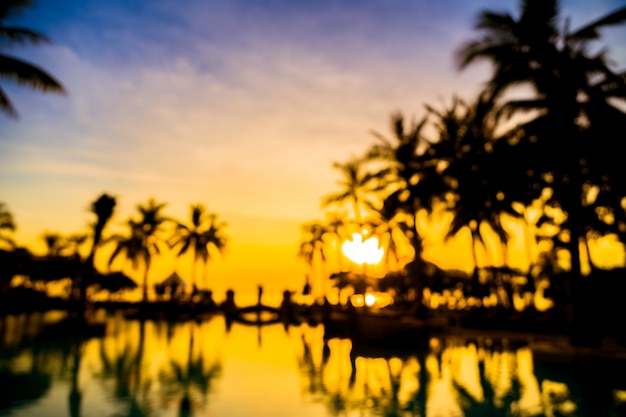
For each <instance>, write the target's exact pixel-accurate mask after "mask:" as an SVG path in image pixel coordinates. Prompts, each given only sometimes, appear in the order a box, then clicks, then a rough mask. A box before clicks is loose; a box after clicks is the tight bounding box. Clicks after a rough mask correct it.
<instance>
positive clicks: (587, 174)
mask: <svg viewBox="0 0 626 417" xmlns="http://www.w3.org/2000/svg"><path fill="white" fill-rule="evenodd" d="M560 20H561V19H560V17H559V15H558V2H557V0H522V2H521V12H520V13H519V16H518V17H517V18H515V17H513V16H512V15H510V14H508V13H495V12H490V11H485V12H482V13H481V14H480V16H479V19H478V22H477V25H476V28H477V29H478V30H479V31H481V32H482V33H481V35H480V37H479V38H478V39H476V40H472V41H470V42H468V43H466V44H465V45H463V46H462V48H461V49H460V50H459V52H458V55H457V56H458V58H459V65H460V67H461V68H463V67H465V66H467V65H469V64H471V63H473V62H475V61H477V60H483V59H486V60H488V61H491V62H492V63H493V64H494V72H493V75H492V77H491V80H490V81H489V88H490V89H491V90H492V91H494V92H495V93H497V94H502V93H503V92H506V91H509V90H510V87H512V86H517V85H520V84H526V85H530V86H532V87H533V88H534V90H535V96H533V97H530V98H529V99H526V100H512V101H509V102H508V103H507V107H508V109H510V110H511V112H516V113H519V112H520V111H524V112H527V111H529V110H531V111H534V112H535V114H538V116H537V117H536V118H534V119H531V120H530V121H529V122H528V123H525V124H524V125H523V126H522V130H521V134H520V136H521V138H520V139H519V141H518V145H517V146H519V145H520V144H521V145H522V146H520V148H522V147H525V148H526V149H531V150H532V155H533V156H534V158H533V160H532V166H531V167H530V168H531V171H534V172H538V173H540V174H542V175H541V177H540V178H541V179H542V181H539V182H538V184H539V186H540V187H550V188H552V190H553V195H552V198H551V201H550V202H549V203H550V204H553V205H557V206H559V207H561V208H562V209H563V210H564V211H565V212H566V213H567V219H566V221H565V222H564V223H563V225H562V227H563V229H564V230H567V232H568V233H569V237H568V239H567V242H565V244H566V247H567V249H568V252H569V254H570V265H571V266H570V275H571V277H572V279H571V280H568V281H567V282H566V285H567V286H568V287H569V288H568V289H567V292H568V293H569V294H571V296H570V297H569V301H568V320H569V321H570V322H572V323H576V324H577V325H576V326H573V327H574V328H576V329H577V332H578V331H580V333H579V335H580V336H582V337H581V338H580V339H578V337H575V339H577V340H580V341H583V340H584V339H587V340H591V339H595V338H594V337H588V336H590V335H592V333H593V330H592V329H593V327H594V323H593V315H592V314H590V312H592V311H590V310H589V308H588V307H589V304H588V302H589V299H588V297H587V295H588V293H587V292H586V290H585V287H586V286H587V285H588V282H587V280H585V279H584V278H583V275H582V270H581V257H580V243H581V239H582V237H584V236H585V235H586V234H587V233H588V230H585V229H586V226H588V225H585V221H586V218H585V215H584V202H585V201H586V199H587V197H588V194H589V190H590V186H592V185H596V184H594V181H595V180H597V178H602V177H606V178H607V180H608V183H609V184H610V185H611V186H613V187H614V190H621V191H624V187H623V185H621V184H619V183H620V182H622V178H623V175H615V174H620V173H622V174H623V168H622V165H623V162H621V160H620V159H615V157H613V158H608V159H607V161H612V162H613V163H614V165H613V166H612V167H609V169H605V168H606V167H604V166H603V165H604V164H599V165H600V166H598V164H594V163H593V160H592V157H593V156H595V155H594V154H589V153H588V151H589V149H592V148H594V147H597V146H606V144H607V140H606V139H603V138H602V135H603V134H607V133H608V136H609V137H610V138H612V139H613V138H615V139H620V140H621V137H620V136H619V135H616V134H615V133H614V132H611V131H615V130H623V129H622V126H623V123H624V120H625V119H626V117H625V115H624V112H623V111H622V110H620V105H623V104H624V102H625V101H626V77H625V76H624V74H617V73H615V72H614V71H613V70H612V69H611V67H610V64H609V62H608V59H607V53H606V50H605V49H600V50H599V52H592V51H598V49H597V48H592V45H591V43H592V41H596V40H598V39H599V38H600V34H599V29H601V28H602V27H605V26H608V25H617V24H621V23H624V22H626V7H621V8H619V9H617V10H615V11H613V12H611V13H609V14H607V15H605V16H603V17H601V18H599V19H597V20H595V21H593V22H591V23H589V24H587V25H585V26H583V27H580V28H578V29H576V30H570V28H569V21H566V23H565V25H564V27H565V28H564V29H563V30H561V29H560V28H559V24H560V22H559V21H560ZM607 122H608V124H609V126H607V127H604V128H600V129H598V126H601V125H603V124H607ZM614 146H615V145H614ZM609 152H610V151H609ZM598 168H600V169H599V170H600V172H594V171H596V170H598ZM585 333H587V334H585ZM575 336H576V335H575Z"/></svg>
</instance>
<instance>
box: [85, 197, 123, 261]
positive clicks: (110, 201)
mask: <svg viewBox="0 0 626 417" xmlns="http://www.w3.org/2000/svg"><path fill="white" fill-rule="evenodd" d="M116 204H117V201H116V200H115V197H112V196H110V195H109V194H106V193H105V194H102V195H101V196H100V197H98V198H97V199H96V200H95V201H94V202H93V203H91V212H92V213H93V214H95V216H96V222H95V223H93V241H92V243H91V249H90V250H89V256H88V257H87V264H88V265H89V267H91V268H92V269H94V268H95V267H94V258H95V255H96V249H97V248H98V246H100V244H101V243H102V232H103V231H104V228H105V227H106V225H107V224H108V223H109V220H111V217H113V212H114V210H115V205H116Z"/></svg>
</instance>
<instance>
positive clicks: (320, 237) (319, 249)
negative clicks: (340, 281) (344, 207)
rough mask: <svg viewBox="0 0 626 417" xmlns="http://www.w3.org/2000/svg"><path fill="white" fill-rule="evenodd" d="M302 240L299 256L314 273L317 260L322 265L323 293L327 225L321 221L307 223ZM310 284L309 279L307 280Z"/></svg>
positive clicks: (321, 286) (321, 291)
mask: <svg viewBox="0 0 626 417" xmlns="http://www.w3.org/2000/svg"><path fill="white" fill-rule="evenodd" d="M301 232H302V238H301V240H300V247H299V250H298V256H299V257H300V258H302V259H304V261H305V262H306V263H307V264H308V265H309V266H310V268H311V271H312V273H314V272H315V270H316V269H315V264H316V259H317V262H318V263H319V265H320V272H319V275H320V277H321V278H320V280H321V281H322V282H320V284H319V288H318V293H323V290H324V288H323V286H324V282H325V281H326V278H328V277H326V276H325V275H326V269H325V264H326V258H327V255H326V245H327V241H326V236H327V233H328V231H327V229H326V225H325V224H324V223H322V222H319V221H314V222H310V223H305V224H303V225H302V227H301ZM307 283H308V279H307Z"/></svg>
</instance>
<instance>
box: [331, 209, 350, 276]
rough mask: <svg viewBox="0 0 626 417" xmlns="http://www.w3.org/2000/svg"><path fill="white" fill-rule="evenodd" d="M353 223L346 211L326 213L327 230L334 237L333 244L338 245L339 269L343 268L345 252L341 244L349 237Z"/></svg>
mask: <svg viewBox="0 0 626 417" xmlns="http://www.w3.org/2000/svg"><path fill="white" fill-rule="evenodd" d="M350 226H351V223H350V222H349V221H348V219H347V218H346V213H345V212H338V211H331V212H327V213H326V224H325V231H326V233H327V234H329V235H330V236H333V237H334V240H333V242H332V243H333V245H336V248H335V249H336V251H337V255H336V256H337V271H341V270H342V269H343V262H342V260H343V252H342V250H341V245H342V243H343V242H344V240H345V239H346V238H348V237H349V233H348V229H349V228H350Z"/></svg>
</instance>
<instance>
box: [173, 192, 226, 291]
mask: <svg viewBox="0 0 626 417" xmlns="http://www.w3.org/2000/svg"><path fill="white" fill-rule="evenodd" d="M226 225H227V224H226V223H224V222H220V221H218V220H217V214H215V213H209V212H207V210H206V208H205V207H204V206H203V205H201V204H196V205H192V206H191V223H190V224H189V225H185V224H182V223H178V222H177V224H176V231H175V233H174V235H173V236H172V237H171V238H170V241H169V243H170V247H172V248H175V247H180V249H179V251H178V254H177V255H178V256H182V255H184V254H185V253H187V252H188V251H189V250H190V249H191V250H193V264H192V267H191V282H192V285H193V292H194V293H195V292H196V291H197V288H198V287H197V285H196V279H195V271H196V264H197V263H198V261H199V260H202V262H203V264H204V265H205V267H206V264H207V262H208V261H209V259H210V258H211V251H210V248H211V247H213V248H214V249H215V250H217V251H218V252H220V253H223V251H224V249H225V248H226V243H227V239H226V236H224V228H225V227H226Z"/></svg>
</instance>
